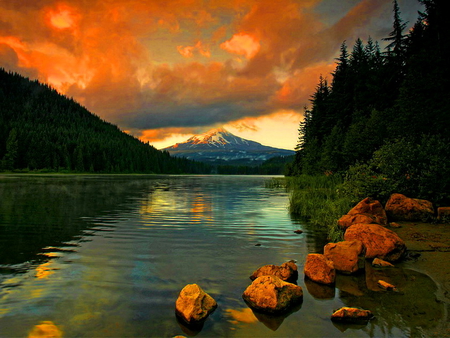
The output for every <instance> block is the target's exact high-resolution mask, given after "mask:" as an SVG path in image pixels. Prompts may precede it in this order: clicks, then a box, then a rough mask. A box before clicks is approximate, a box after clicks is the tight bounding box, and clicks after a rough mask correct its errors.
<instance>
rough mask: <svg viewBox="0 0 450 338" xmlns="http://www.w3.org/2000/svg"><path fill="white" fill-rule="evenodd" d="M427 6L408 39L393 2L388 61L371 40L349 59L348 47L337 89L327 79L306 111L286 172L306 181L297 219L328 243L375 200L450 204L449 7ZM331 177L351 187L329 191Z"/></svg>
mask: <svg viewBox="0 0 450 338" xmlns="http://www.w3.org/2000/svg"><path fill="white" fill-rule="evenodd" d="M419 1H420V2H421V3H422V4H423V5H424V7H425V11H424V12H423V13H419V18H418V20H417V22H416V24H415V25H414V27H413V29H412V30H410V31H409V32H408V34H404V33H403V31H404V29H405V28H406V25H405V23H404V22H403V21H402V19H401V16H400V14H401V13H400V8H399V6H398V3H397V1H396V0H394V10H393V12H394V22H393V31H392V32H391V33H390V34H389V36H388V37H387V38H385V39H383V40H385V41H388V42H389V44H388V45H387V47H386V51H385V52H384V53H383V52H381V51H380V48H379V45H378V43H377V42H374V41H373V40H372V39H370V38H369V39H368V41H367V43H366V44H364V42H363V41H362V40H361V39H357V40H356V42H355V45H354V46H353V48H352V50H351V52H349V51H348V49H347V45H346V43H345V41H344V43H343V44H342V45H341V49H340V55H339V57H338V58H337V60H336V61H337V65H336V70H335V71H334V72H333V73H332V81H331V85H328V83H327V81H326V79H324V78H323V77H322V76H321V77H320V79H319V84H318V85H317V87H316V91H315V93H314V94H313V95H312V97H311V107H310V108H307V107H306V108H305V118H304V120H303V121H302V122H301V123H300V128H299V142H298V145H297V148H296V151H297V152H296V155H295V159H294V162H293V163H292V164H291V166H290V167H289V171H288V175H291V176H299V177H300V178H299V179H298V183H297V187H296V188H295V189H294V190H293V192H292V197H291V211H292V212H295V213H299V214H301V215H303V216H308V217H310V219H311V221H312V222H313V223H317V224H325V225H327V226H328V227H329V233H330V237H333V238H339V235H338V234H339V231H338V229H337V228H336V227H335V226H333V224H335V222H336V220H337V219H338V218H339V217H340V216H341V215H343V214H345V213H347V212H348V210H349V209H350V207H351V206H353V205H354V204H355V203H357V202H359V201H360V200H361V199H363V198H365V197H368V196H370V197H373V198H376V199H378V200H380V201H381V202H382V203H384V202H386V201H387V199H388V198H389V196H390V195H391V194H392V193H394V192H397V193H403V194H405V195H407V196H409V197H413V198H423V199H428V200H430V201H432V202H433V203H434V204H435V205H436V206H440V205H448V204H449V203H450V155H449V152H448V150H447V149H448V144H449V142H450V136H449V134H448V127H449V126H450V95H448V88H450V63H449V62H448V60H449V59H450V30H448V29H447V28H446V27H447V25H446V17H445V15H444V14H443V13H446V12H445V10H444V8H445V6H446V5H447V4H446V3H445V1H444V0H419ZM324 173H326V174H331V173H334V175H331V176H329V177H337V176H338V175H336V174H337V173H340V174H342V177H343V178H344V182H343V183H342V184H339V183H336V185H334V186H332V187H327V188H326V187H323V186H321V185H320V184H319V182H322V181H323V180H326V179H327V177H326V176H324ZM305 175H315V177H314V178H313V177H312V176H305ZM306 177H308V178H307V179H306ZM305 182H309V183H308V184H305ZM311 182H315V183H314V184H313V183H311ZM321 184H323V182H322V183H321ZM336 234H337V235H336Z"/></svg>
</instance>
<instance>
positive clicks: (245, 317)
mask: <svg viewBox="0 0 450 338" xmlns="http://www.w3.org/2000/svg"><path fill="white" fill-rule="evenodd" d="M226 311H227V312H228V313H229V314H230V316H231V317H232V318H233V319H232V320H229V322H230V323H232V324H238V323H254V322H257V321H258V318H256V317H255V314H254V313H253V311H252V310H251V309H250V308H248V307H247V308H245V309H240V310H234V309H227V310H226Z"/></svg>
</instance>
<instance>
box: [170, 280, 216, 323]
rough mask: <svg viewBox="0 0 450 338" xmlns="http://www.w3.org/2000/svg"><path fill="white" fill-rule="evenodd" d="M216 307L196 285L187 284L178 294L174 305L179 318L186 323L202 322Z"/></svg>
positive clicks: (210, 298)
mask: <svg viewBox="0 0 450 338" xmlns="http://www.w3.org/2000/svg"><path fill="white" fill-rule="evenodd" d="M216 307H217V303H216V301H215V300H214V299H213V298H212V297H211V296H210V295H208V294H207V293H206V292H205V291H203V290H202V288H201V287H200V286H198V285H197V284H188V285H186V286H185V287H184V288H183V289H182V290H181V292H180V295H179V296H178V299H177V301H176V304H175V311H176V314H177V316H178V317H179V318H181V319H183V320H184V321H185V322H186V323H188V324H192V323H198V322H202V321H204V320H205V319H206V318H207V317H208V316H209V314H211V313H212V312H213V311H214V310H215V309H216Z"/></svg>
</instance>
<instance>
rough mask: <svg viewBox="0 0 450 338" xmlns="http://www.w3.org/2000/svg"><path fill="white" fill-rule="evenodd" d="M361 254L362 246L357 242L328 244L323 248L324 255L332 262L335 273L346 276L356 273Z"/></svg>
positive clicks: (362, 252)
mask: <svg viewBox="0 0 450 338" xmlns="http://www.w3.org/2000/svg"><path fill="white" fill-rule="evenodd" d="M361 254H364V246H363V243H362V242H361V241H358V240H355V241H343V242H338V243H328V244H327V245H325V247H324V255H325V257H326V258H327V259H329V260H331V261H332V262H333V265H334V268H335V269H336V271H339V272H342V273H346V274H350V273H353V272H356V271H358V269H359V267H360V265H361V264H359V261H360V256H361Z"/></svg>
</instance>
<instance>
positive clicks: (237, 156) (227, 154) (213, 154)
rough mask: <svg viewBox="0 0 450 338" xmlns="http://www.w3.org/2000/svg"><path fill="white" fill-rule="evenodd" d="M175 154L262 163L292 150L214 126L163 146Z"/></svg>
mask: <svg viewBox="0 0 450 338" xmlns="http://www.w3.org/2000/svg"><path fill="white" fill-rule="evenodd" d="M163 150H166V151H168V152H169V153H170V154H171V155H173V156H180V157H181V156H182V157H186V158H188V159H191V160H196V161H202V162H209V163H215V164H243V165H252V164H253V165H256V164H260V163H262V162H264V161H266V160H268V159H270V158H272V157H275V156H290V155H293V154H294V151H292V150H286V149H278V148H273V147H268V146H264V145H262V144H261V143H258V142H255V141H250V140H246V139H243V138H241V137H239V136H236V135H233V134H232V133H230V132H228V131H226V130H225V129H223V128H217V129H212V130H210V131H208V132H207V133H204V134H201V135H195V136H193V137H191V138H190V139H188V140H187V141H186V142H182V143H177V144H175V145H173V146H171V147H167V148H164V149H163Z"/></svg>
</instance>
